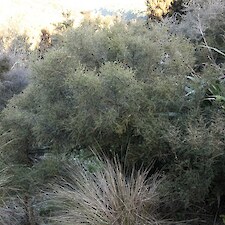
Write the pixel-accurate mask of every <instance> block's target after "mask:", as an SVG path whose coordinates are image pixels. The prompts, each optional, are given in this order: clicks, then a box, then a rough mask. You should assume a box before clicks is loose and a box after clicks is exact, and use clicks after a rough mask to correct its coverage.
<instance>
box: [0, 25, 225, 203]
mask: <svg viewBox="0 0 225 225" xmlns="http://www.w3.org/2000/svg"><path fill="white" fill-rule="evenodd" d="M63 38H64V40H63V46H59V47H56V48H55V49H52V50H50V51H49V52H48V53H47V54H46V55H45V56H44V59H43V60H40V61H38V62H36V63H35V64H34V65H33V67H32V81H31V84H30V85H29V86H28V87H27V88H26V90H25V91H24V92H23V93H21V94H20V95H18V96H15V97H14V98H13V99H12V100H11V101H10V102H9V104H8V106H7V108H6V109H5V110H4V111H3V112H2V115H1V134H2V135H1V137H0V142H1V146H2V150H3V155H4V157H6V158H7V159H9V160H14V161H17V162H18V161H20V162H26V163H28V164H29V163H30V164H32V163H33V162H32V163H31V160H32V159H31V157H30V154H32V153H33V152H35V151H36V152H37V154H38V152H42V151H53V152H54V153H56V152H63V153H65V154H70V153H74V152H75V154H79V152H82V153H83V152H87V153H90V151H89V150H90V149H94V150H96V151H98V153H99V154H104V155H105V156H109V157H111V156H113V155H114V154H117V155H118V157H119V159H120V160H121V162H123V163H127V164H126V165H127V166H128V167H130V166H131V165H133V164H134V163H136V166H137V167H138V165H144V166H146V167H148V166H149V162H150V161H152V160H153V159H154V160H155V168H154V169H155V170H164V171H165V173H167V174H168V183H165V186H164V190H166V193H168V192H169V193H171V194H174V196H176V197H178V199H175V198H174V197H173V198H171V199H170V200H171V203H172V202H173V201H172V200H177V201H178V202H179V203H180V202H182V205H184V203H186V205H188V204H189V203H193V202H194V203H195V202H200V201H201V200H204V199H205V198H206V197H207V195H208V194H209V190H211V188H212V186H213V185H214V182H215V180H216V179H217V178H218V177H219V176H218V174H220V173H222V172H223V167H222V161H223V160H222V158H223V157H220V158H219V160H218V157H219V156H220V154H223V152H222V149H223V148H224V144H223V142H222V140H223V139H222V137H223V131H222V129H217V128H218V127H217V126H215V124H217V123H215V121H217V120H219V119H220V118H223V117H222V115H223V114H222V113H221V114H220V112H221V108H220V107H219V106H215V107H214V105H209V106H206V105H204V104H203V100H204V98H205V93H206V91H207V88H205V87H204V88H203V91H204V94H195V95H191V96H185V95H186V93H185V86H187V80H186V76H187V75H190V73H191V71H192V70H191V69H190V68H193V66H194V64H195V52H194V46H193V45H192V44H191V43H190V41H189V40H187V39H185V38H184V37H183V36H179V35H174V34H171V33H170V32H169V29H168V27H167V26H166V25H163V24H153V25H152V26H151V27H149V28H147V27H145V26H144V25H143V24H142V23H139V22H138V23H134V24H133V23H131V24H129V25H127V24H124V23H116V24H115V25H114V26H113V27H111V28H100V27H98V26H94V25H93V24H91V25H86V26H83V27H80V28H78V29H76V30H70V31H68V32H67V33H66V34H65V36H64V37H63ZM208 74H210V69H209V68H206V70H205V71H203V74H202V78H203V79H205V83H206V84H208V83H210V81H211V80H210V76H208ZM216 74H217V72H216V71H215V73H214V75H215V76H216ZM200 89H201V88H200ZM200 89H199V90H200ZM202 121H203V122H202ZM205 123H206V125H205ZM194 124H197V125H194ZM219 124H221V125H223V124H224V121H223V120H222V121H221V122H220V123H218V125H219ZM216 160H218V161H219V163H218V166H216ZM199 162H200V163H199ZM207 162H210V163H207ZM215 171H216V172H215ZM193 183H195V185H196V188H193V189H190V188H189V187H190V186H191V185H192V184H193ZM203 183H204V185H203ZM184 184H186V185H184ZM186 187H188V189H187V188H186ZM169 196H171V195H169Z"/></svg>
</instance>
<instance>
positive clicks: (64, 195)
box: [51, 161, 163, 225]
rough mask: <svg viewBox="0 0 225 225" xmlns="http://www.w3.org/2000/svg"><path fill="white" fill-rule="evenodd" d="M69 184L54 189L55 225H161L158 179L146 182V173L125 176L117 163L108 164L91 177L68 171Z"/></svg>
mask: <svg viewBox="0 0 225 225" xmlns="http://www.w3.org/2000/svg"><path fill="white" fill-rule="evenodd" d="M67 170H68V172H69V180H68V179H64V180H63V182H62V181H61V182H60V184H58V185H56V186H54V190H55V192H54V193H55V194H54V195H53V196H52V202H53V204H54V206H57V207H59V212H58V211H57V212H56V213H55V215H54V216H53V217H52V218H51V220H53V221H54V222H56V224H62V223H63V224H64V225H67V224H68V225H69V224H76V225H79V224H92V225H101V224H102V225H103V224H114V225H128V224H129V225H138V224H162V223H163V222H162V221H159V220H158V219H157V211H156V210H157V206H158V203H159V197H158V194H157V187H158V184H159V182H160V181H159V180H158V179H157V176H153V177H151V178H150V179H146V175H147V173H146V172H140V171H139V172H137V173H134V172H132V173H131V175H130V176H128V177H126V176H124V174H123V172H122V168H121V166H120V165H119V164H118V163H113V164H112V163H110V162H109V161H107V162H106V164H105V165H104V166H103V169H102V170H101V171H98V172H96V173H95V174H90V173H89V172H87V170H85V169H84V168H83V167H81V166H74V165H70V166H68V167H67Z"/></svg>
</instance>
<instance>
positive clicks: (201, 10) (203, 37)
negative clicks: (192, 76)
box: [171, 0, 225, 63]
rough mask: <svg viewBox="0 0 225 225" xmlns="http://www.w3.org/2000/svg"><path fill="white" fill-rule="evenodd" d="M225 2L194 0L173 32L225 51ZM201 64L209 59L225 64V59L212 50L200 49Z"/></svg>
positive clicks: (173, 27) (173, 25) (174, 24)
mask: <svg viewBox="0 0 225 225" xmlns="http://www.w3.org/2000/svg"><path fill="white" fill-rule="evenodd" d="M224 15H225V2H224V1H223V0H207V1H205V0H193V1H190V2H189V3H188V4H187V5H186V8H185V14H184V15H183V16H182V18H181V21H179V23H177V22H175V21H173V23H172V26H171V28H172V29H171V30H172V31H173V32H175V33H182V34H184V35H185V36H186V37H188V38H190V39H191V40H192V41H193V42H198V43H200V44H201V45H204V46H209V47H214V48H217V49H219V50H221V51H222V52H223V51H224V34H225V33H224V28H225V23H224V19H225V16H224ZM197 54H198V61H199V62H200V63H205V62H208V61H209V59H210V60H211V61H210V62H212V61H216V62H221V61H222V62H224V58H222V57H221V55H220V54H218V53H217V52H215V51H214V50H212V49H207V48H205V49H202V47H201V48H199V49H198V51H197Z"/></svg>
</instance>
